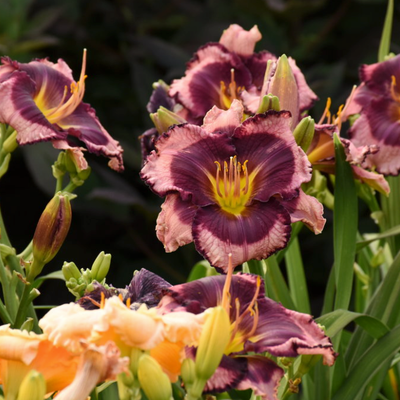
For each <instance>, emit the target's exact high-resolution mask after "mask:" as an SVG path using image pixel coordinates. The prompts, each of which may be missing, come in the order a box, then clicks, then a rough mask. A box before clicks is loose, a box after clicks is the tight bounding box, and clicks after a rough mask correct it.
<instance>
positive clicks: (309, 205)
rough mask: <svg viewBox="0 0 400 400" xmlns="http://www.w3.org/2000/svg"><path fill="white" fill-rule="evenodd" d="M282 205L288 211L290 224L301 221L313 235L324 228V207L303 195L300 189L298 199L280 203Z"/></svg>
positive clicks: (310, 197)
mask: <svg viewBox="0 0 400 400" xmlns="http://www.w3.org/2000/svg"><path fill="white" fill-rule="evenodd" d="M282 205H283V206H284V207H285V208H286V210H287V211H289V214H290V218H291V221H292V223H294V222H297V221H302V222H303V223H304V224H306V225H307V226H308V227H309V228H310V229H312V230H313V231H314V233H315V234H318V233H321V232H322V229H324V226H325V222H326V220H325V218H324V217H323V214H324V207H323V206H322V204H321V203H320V202H319V201H318V200H317V199H316V198H315V197H313V196H309V195H307V194H305V193H304V192H303V191H302V190H301V189H300V193H299V196H298V197H295V198H294V199H292V200H287V201H282Z"/></svg>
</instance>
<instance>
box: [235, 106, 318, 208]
mask: <svg viewBox="0 0 400 400" xmlns="http://www.w3.org/2000/svg"><path fill="white" fill-rule="evenodd" d="M290 123H291V118H290V113H288V112H287V111H281V112H276V111H268V112H267V113H265V114H258V115H256V116H254V117H252V118H248V119H247V120H246V121H244V122H243V124H242V125H241V126H239V127H238V128H237V129H236V130H235V133H234V136H233V140H234V145H235V147H236V151H237V154H238V155H239V156H240V160H239V161H240V162H241V163H244V162H245V160H248V164H247V168H248V171H249V175H250V179H252V174H254V183H253V188H252V190H253V191H254V192H255V194H254V199H256V200H260V201H267V200H268V199H269V198H270V197H271V196H274V195H279V196H281V197H282V198H283V199H291V198H293V197H296V196H297V195H298V191H299V187H300V185H301V184H302V183H303V182H308V181H309V180H310V179H311V165H310V163H309V161H308V159H307V156H306V154H305V153H304V152H303V151H302V150H301V149H300V147H299V146H297V144H296V142H295V140H294V137H293V134H292V132H291V130H290Z"/></svg>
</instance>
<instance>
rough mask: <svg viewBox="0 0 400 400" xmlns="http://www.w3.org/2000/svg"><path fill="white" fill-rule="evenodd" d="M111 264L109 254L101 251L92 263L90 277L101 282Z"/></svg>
mask: <svg viewBox="0 0 400 400" xmlns="http://www.w3.org/2000/svg"><path fill="white" fill-rule="evenodd" d="M110 264H111V254H105V253H104V251H102V252H101V253H100V254H99V255H98V256H97V258H96V259H95V260H94V263H93V265H92V279H94V280H96V281H97V282H101V281H102V280H103V279H104V278H105V277H106V276H107V274H108V271H109V270H110Z"/></svg>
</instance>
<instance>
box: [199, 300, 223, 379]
mask: <svg viewBox="0 0 400 400" xmlns="http://www.w3.org/2000/svg"><path fill="white" fill-rule="evenodd" d="M208 312H209V315H207V316H206V318H207V319H206V321H205V323H204V326H203V331H202V332H201V336H200V341H199V346H198V348H197V353H196V362H195V364H196V376H197V377H198V378H199V379H201V380H204V381H205V382H206V381H207V380H208V379H209V378H210V377H211V376H212V374H213V373H214V372H215V370H216V369H217V367H218V365H219V363H220V362H221V359H222V356H223V355H224V351H225V349H226V347H227V345H228V343H229V339H230V335H231V332H230V321H229V316H228V314H227V312H226V311H225V309H224V308H223V307H221V306H218V307H214V308H212V309H209V311H208Z"/></svg>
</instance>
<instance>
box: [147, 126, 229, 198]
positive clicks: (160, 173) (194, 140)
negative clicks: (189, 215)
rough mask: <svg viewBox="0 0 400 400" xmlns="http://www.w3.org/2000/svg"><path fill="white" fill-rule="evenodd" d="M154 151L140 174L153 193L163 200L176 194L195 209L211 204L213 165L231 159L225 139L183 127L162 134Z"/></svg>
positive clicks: (226, 138) (221, 136) (194, 128)
mask: <svg viewBox="0 0 400 400" xmlns="http://www.w3.org/2000/svg"><path fill="white" fill-rule="evenodd" d="M156 148H157V152H153V153H151V154H150V155H149V156H148V157H147V162H146V164H145V166H144V167H143V169H142V171H141V177H142V179H143V180H144V181H145V182H146V183H147V184H148V185H149V186H150V187H151V188H152V190H153V191H154V192H155V193H157V194H158V195H159V196H165V195H166V194H167V193H168V192H170V191H177V192H179V194H180V196H181V198H182V200H184V201H191V202H192V203H193V204H195V205H199V206H202V205H207V204H211V203H213V202H215V200H214V192H213V188H212V184H211V182H210V178H209V177H212V179H214V177H215V174H216V170H217V169H216V165H215V163H214V162H215V161H218V160H226V159H229V157H230V156H231V155H234V148H233V146H232V145H231V138H230V137H229V136H228V135H226V134H210V133H208V132H206V131H205V130H204V129H202V128H200V127H199V126H196V125H190V124H184V125H179V126H175V127H172V128H171V129H170V130H169V131H168V132H166V133H164V134H163V135H162V136H161V137H160V138H159V139H158V141H157V143H156Z"/></svg>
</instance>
